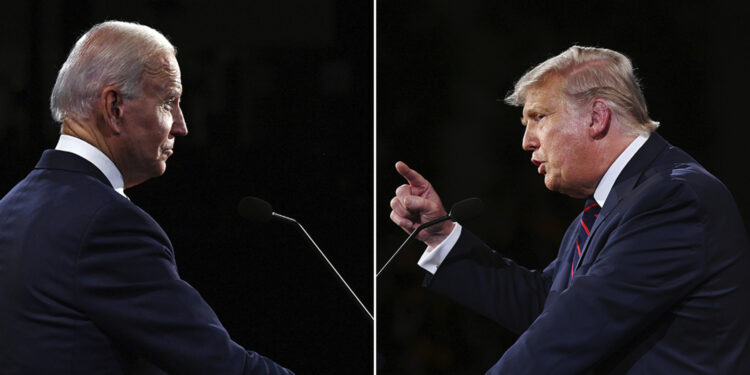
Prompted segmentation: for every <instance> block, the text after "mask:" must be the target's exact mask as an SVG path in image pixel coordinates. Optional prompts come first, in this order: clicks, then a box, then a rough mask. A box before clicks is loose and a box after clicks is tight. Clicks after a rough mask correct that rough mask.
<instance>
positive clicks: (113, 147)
mask: <svg viewBox="0 0 750 375" xmlns="http://www.w3.org/2000/svg"><path fill="white" fill-rule="evenodd" d="M181 95H182V83H181V79H180V67H179V65H178V64H177V59H176V50H175V48H174V46H172V44H171V43H170V42H169V41H168V40H167V39H166V38H165V37H164V36H163V35H162V34H160V33H159V32H158V31H156V30H154V29H152V28H150V27H147V26H143V25H139V24H134V23H125V22H118V21H108V22H104V23H101V24H98V25H95V26H94V27H93V28H91V29H90V30H89V31H88V32H87V33H86V34H84V35H83V36H82V37H81V38H80V39H79V40H78V42H77V43H76V44H75V46H74V47H73V49H72V50H71V52H70V54H69V56H68V59H67V61H66V62H65V64H63V66H62V68H61V69H60V72H59V74H58V76H57V81H56V83H55V86H54V89H53V91H52V96H51V99H50V108H51V110H52V115H53V117H54V119H55V120H56V121H58V122H59V123H60V124H61V125H60V133H61V135H60V140H59V141H58V143H57V146H56V147H55V149H54V150H47V151H44V153H43V155H42V157H41V159H40V160H39V163H38V164H37V165H36V168H35V169H34V170H33V171H32V172H31V173H30V174H29V175H28V176H27V177H26V178H25V179H24V180H23V181H21V182H20V183H18V184H17V185H16V186H15V187H14V188H13V189H12V190H11V191H10V192H9V193H8V194H7V195H6V196H5V197H3V199H2V200H1V201H0V306H1V308H0V372H2V373H3V374H25V375H29V374H31V375H34V374H40V375H41V374H44V375H48V374H157V373H159V374H162V373H165V372H166V373H169V374H196V375H198V374H201V375H204V374H237V375H239V374H291V372H290V371H289V370H286V369H284V368H283V367H281V366H279V365H277V364H276V363H274V362H273V361H271V360H270V359H268V358H265V357H263V356H261V355H259V354H257V353H254V352H248V351H246V350H245V349H243V348H242V347H241V346H240V345H238V344H237V343H235V342H233V341H232V340H231V339H230V337H229V334H228V333H227V331H226V330H225V329H224V327H223V326H222V325H221V323H220V322H219V320H218V318H217V317H216V314H214V312H213V310H212V309H211V307H210V306H208V304H207V303H206V302H205V301H204V300H203V298H201V296H200V294H198V292H197V291H196V290H195V289H193V288H192V287H191V286H190V285H189V284H188V283H186V282H185V281H183V280H182V279H180V277H179V275H178V273H177V267H176V264H175V259H174V250H173V248H172V244H171V243H170V241H169V239H168V238H167V235H166V234H165V233H164V231H163V230H162V229H161V228H160V227H159V225H158V224H157V223H156V222H155V221H154V220H153V219H152V218H151V217H150V216H149V215H148V214H147V213H146V212H144V211H143V210H141V209H140V208H139V207H138V206H136V205H135V204H133V203H132V202H130V200H129V199H128V198H127V196H126V195H125V192H124V189H126V188H129V187H132V186H135V185H138V184H140V183H142V182H144V181H146V180H148V179H150V178H152V177H157V176H160V175H162V174H163V173H164V171H165V170H166V165H167V164H166V163H167V159H168V158H169V157H170V156H171V155H172V154H173V149H174V146H175V138H176V137H178V136H184V135H187V132H188V131H187V126H186V124H185V119H184V117H183V115H182V110H181V109H180V97H181Z"/></svg>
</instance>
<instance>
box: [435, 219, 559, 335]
mask: <svg viewBox="0 0 750 375" xmlns="http://www.w3.org/2000/svg"><path fill="white" fill-rule="evenodd" d="M557 262H558V260H557V259H556V260H554V261H553V262H552V263H551V264H550V265H549V266H547V268H545V270H544V271H543V272H540V271H536V270H529V269H526V268H525V267H523V266H520V265H518V264H516V263H515V262H513V261H512V260H510V259H507V258H504V257H502V256H500V254H498V253H497V252H496V251H494V250H492V249H490V248H489V247H487V245H485V244H484V243H483V242H482V241H481V240H479V239H478V238H477V237H476V236H474V235H473V234H472V233H471V232H469V231H468V230H466V229H465V228H464V229H463V230H462V232H461V237H460V238H459V239H458V242H457V243H456V245H455V246H454V247H453V249H451V251H450V253H449V254H448V256H447V257H446V258H445V260H444V261H443V263H442V264H441V265H440V267H439V268H438V270H437V272H436V273H435V275H434V276H433V275H431V274H427V275H426V277H425V281H424V286H426V287H428V288H429V289H431V290H433V291H435V292H438V293H440V294H444V295H446V296H448V297H451V298H452V299H454V300H456V301H457V302H459V303H461V304H462V305H464V306H466V307H468V308H470V309H472V310H474V311H476V312H478V313H480V314H482V315H484V316H486V317H488V318H490V319H492V320H494V321H496V322H498V323H499V324H501V325H502V326H504V327H506V328H508V329H509V330H511V331H513V332H515V333H517V334H519V335H520V334H521V333H522V332H523V331H525V330H526V329H527V328H528V327H529V325H530V324H531V323H532V322H533V321H534V319H536V317H537V316H539V314H540V313H541V311H542V309H543V308H544V303H545V301H546V298H547V294H548V292H549V289H550V286H551V284H552V277H553V274H554V269H555V268H556V266H557Z"/></svg>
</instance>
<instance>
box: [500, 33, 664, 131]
mask: <svg viewBox="0 0 750 375" xmlns="http://www.w3.org/2000/svg"><path fill="white" fill-rule="evenodd" d="M553 75H558V76H560V77H562V78H563V84H562V85H563V86H562V87H563V92H564V94H565V95H566V97H567V99H568V100H567V102H569V103H571V102H572V103H575V104H577V105H579V106H581V105H584V104H586V103H589V102H590V101H591V100H594V99H596V98H600V99H603V100H605V101H606V102H607V104H609V106H610V108H611V109H612V112H613V113H614V116H616V117H617V118H618V120H619V122H620V123H622V124H623V125H625V126H626V127H628V128H630V129H631V130H632V132H633V133H636V134H648V133H650V132H652V131H654V130H655V129H656V128H657V127H658V126H659V123H658V122H657V121H654V120H652V119H651V118H650V117H649V116H648V109H647V107H646V99H645V98H644V97H643V93H642V92H641V87H640V85H639V83H638V80H637V79H636V77H635V74H634V73H633V65H632V64H631V63H630V59H628V58H627V57H626V56H625V55H623V54H621V53H619V52H615V51H612V50H609V49H605V48H593V47H580V46H573V47H570V48H568V49H567V50H566V51H565V52H563V53H561V54H559V55H557V56H555V57H552V58H550V59H548V60H547V61H545V62H543V63H541V64H539V65H537V66H536V67H534V68H532V69H531V70H529V71H528V72H527V73H526V74H524V75H523V77H521V79H519V80H518V82H516V85H515V88H514V89H513V92H512V93H510V94H509V95H508V96H507V97H506V98H505V102H506V103H507V104H510V105H513V106H523V105H524V102H525V101H526V95H527V94H528V91H529V89H532V88H536V87H539V86H541V85H542V84H544V83H545V82H546V81H547V79H549V78H551V77H552V76H553Z"/></svg>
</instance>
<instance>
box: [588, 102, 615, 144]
mask: <svg viewBox="0 0 750 375" xmlns="http://www.w3.org/2000/svg"><path fill="white" fill-rule="evenodd" d="M611 120H612V110H611V109H610V108H609V105H608V104H607V102H606V101H604V100H603V99H594V101H593V102H592V103H591V124H590V125H589V135H590V136H591V137H592V138H593V139H601V138H604V136H606V135H607V132H609V125H610V122H611Z"/></svg>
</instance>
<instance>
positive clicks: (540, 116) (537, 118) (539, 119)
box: [536, 115, 547, 121]
mask: <svg viewBox="0 0 750 375" xmlns="http://www.w3.org/2000/svg"><path fill="white" fill-rule="evenodd" d="M545 117H547V116H545V115H536V120H537V121H542V119H543V118H545Z"/></svg>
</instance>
